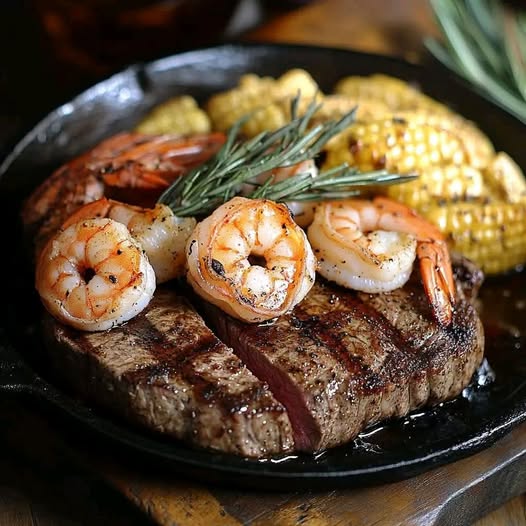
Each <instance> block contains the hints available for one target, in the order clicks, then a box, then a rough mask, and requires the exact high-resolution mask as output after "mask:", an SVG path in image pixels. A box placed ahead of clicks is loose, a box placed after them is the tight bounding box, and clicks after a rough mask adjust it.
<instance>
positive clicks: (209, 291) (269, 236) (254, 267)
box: [187, 197, 316, 322]
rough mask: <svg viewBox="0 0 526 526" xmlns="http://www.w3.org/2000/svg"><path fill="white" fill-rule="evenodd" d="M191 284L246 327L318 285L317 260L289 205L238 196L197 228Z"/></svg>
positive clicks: (292, 303)
mask: <svg viewBox="0 0 526 526" xmlns="http://www.w3.org/2000/svg"><path fill="white" fill-rule="evenodd" d="M187 254H188V271H187V280H188V282H189V283H190V285H191V286H192V287H193V289H194V290H195V291H196V293H197V294H199V295H200V296H201V297H203V298H204V299H205V300H207V301H209V302H210V303H213V304H214V305H216V306H218V307H219V308H221V309H222V310H223V311H225V312H226V313H228V314H230V315H231V316H234V317H235V318H238V319H240V320H243V321H247V322H261V321H265V320H269V319H271V318H275V317H276V316H280V315H281V314H284V313H285V312H287V311H288V310H290V309H292V307H294V306H295V305H296V304H297V303H299V302H300V301H301V300H302V299H303V298H304V297H305V295H306V294H307V292H308V291H309V290H310V288H311V287H312V285H313V284H314V279H315V274H316V258H315V257H314V254H313V252H312V249H311V247H310V245H309V242H308V240H307V236H306V235H305V233H304V232H303V230H302V229H301V228H300V227H299V226H298V225H297V224H296V223H295V222H294V220H293V219H292V216H291V215H290V212H289V210H288V208H287V207H286V206H285V205H282V204H277V203H274V202H273V201H268V200H265V199H246V198H244V197H234V198H233V199H231V200H230V201H228V202H227V203H225V204H223V205H221V206H220V207H219V208H217V209H216V210H215V211H214V212H213V213H212V215H210V216H209V217H207V218H206V219H205V220H203V221H202V222H200V223H198V225H197V227H196V228H195V230H194V232H193V233H192V235H191V237H190V239H189V240H188V244H187Z"/></svg>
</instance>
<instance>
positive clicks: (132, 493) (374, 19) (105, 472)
mask: <svg viewBox="0 0 526 526" xmlns="http://www.w3.org/2000/svg"><path fill="white" fill-rule="evenodd" d="M278 11H279V14H276V15H275V16H273V17H271V18H270V20H269V21H268V22H267V23H266V24H265V25H264V26H262V27H260V28H258V29H257V30H255V31H253V32H251V33H250V34H248V35H246V39H247V40H258V41H281V42H296V43H309V44H318V45H328V46H338V47H347V48H354V49H360V50H365V51H370V52H379V53H389V54H395V55H400V56H404V57H405V58H407V59H409V60H413V61H417V60H419V59H420V58H421V57H422V55H423V53H424V47H423V45H422V37H423V36H424V35H429V34H437V29H436V26H435V24H434V21H433V18H432V15H431V12H430V9H429V6H428V4H427V2H426V1H424V0H399V1H391V0H324V1H323V0H322V1H318V2H312V3H310V4H307V5H306V6H305V7H302V8H300V9H295V10H290V11H287V12H285V11H281V9H279V10H276V12H278ZM0 429H1V430H2V431H1V433H0V526H4V525H7V526H21V525H24V526H25V525H42V526H47V525H56V526H63V525H77V524H80V525H84V524H86V525H87V524H89V525H92V524H112V525H113V524H114V525H116V526H119V525H121V524H122V525H124V524H126V525H129V526H136V525H140V524H160V525H177V526H185V525H188V526H200V525H203V526H204V525H217V526H226V525H239V524H247V525H248V524H250V525H259V526H261V525H283V526H288V525H290V526H299V525H305V526H328V525H350V524H352V525H353V526H359V525H363V526H368V525H373V524H374V525H377V526H381V525H395V524H411V525H426V526H427V525H433V524H444V525H448V526H449V525H455V524H459V525H463V524H471V523H473V521H474V520H476V519H479V518H480V517H483V518H481V519H479V520H478V522H476V525H477V526H497V525H516V526H524V525H526V500H525V498H524V496H521V495H519V494H520V493H522V492H524V491H525V490H526V425H523V426H521V427H519V428H518V429H516V430H515V431H514V432H512V433H511V434H509V435H508V436H506V437H505V438H503V439H502V440H501V441H499V442H498V443H497V444H495V445H494V446H493V447H492V448H490V449H488V450H486V451H483V452H481V453H479V454H477V455H475V456H473V457H470V458H467V459H464V460H461V461H459V462H456V463H454V464H451V465H448V466H444V467H440V468H437V469H435V470H432V471H430V472H428V473H425V474H424V475H421V476H419V477H416V478H413V479H409V480H407V481H403V482H399V483H395V484H389V485H385V486H380V487H375V488H364V489H358V490H327V491H324V492H302V493H300V492H294V491H291V492H289V493H263V492H250V491H241V490H239V489H229V488H221V487H217V486H212V485H210V484H207V483H206V481H201V482H195V481H189V480H186V479H183V478H179V477H178V476H177V473H168V474H166V473H165V474H160V473H158V472H153V471H151V470H148V469H147V468H146V467H144V466H140V467H139V466H138V465H137V463H136V462H135V461H134V459H133V458H129V457H127V458H126V460H124V459H123V458H122V457H119V456H117V455H114V454H113V453H112V452H111V451H110V450H109V449H107V448H106V447H105V445H104V444H94V443H90V441H89V440H85V439H83V438H82V436H80V435H78V434H74V433H73V434H72V433H71V432H70V431H71V430H68V429H65V428H64V427H63V426H62V425H61V423H60V422H59V421H58V420H56V419H54V418H49V417H48V415H47V414H46V413H41V412H40V411H39V410H38V409H36V408H34V407H32V406H27V405H25V404H21V403H20V402H15V401H3V400H2V401H0ZM516 495H518V496H516ZM508 499H511V500H509V502H508V503H507V504H506V505H505V506H500V505H501V504H502V503H503V502H505V501H506V500H508ZM499 506H500V507H499ZM495 508H498V509H495ZM492 510H493V511H492Z"/></svg>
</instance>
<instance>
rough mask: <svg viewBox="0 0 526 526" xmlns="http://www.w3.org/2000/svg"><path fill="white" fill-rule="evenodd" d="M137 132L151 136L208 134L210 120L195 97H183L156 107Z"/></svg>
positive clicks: (139, 125)
mask: <svg viewBox="0 0 526 526" xmlns="http://www.w3.org/2000/svg"><path fill="white" fill-rule="evenodd" d="M136 131H138V132H140V133H146V134H151V135H160V134H163V133H175V134H181V135H193V134H199V133H208V132H209V131H210V119H209V118H208V115H207V114H206V113H205V112H204V111H203V110H202V109H201V108H199V106H198V104H197V101H196V100H195V99H194V98H193V97H190V96H188V95H182V96H180V97H174V98H172V99H169V100H167V101H166V102H164V103H163V104H159V106H156V107H155V108H154V109H153V110H152V111H151V112H150V113H149V114H148V115H146V117H145V118H144V119H143V120H142V121H141V122H140V123H139V124H138V125H137V127H136Z"/></svg>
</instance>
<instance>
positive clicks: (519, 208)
mask: <svg viewBox="0 0 526 526" xmlns="http://www.w3.org/2000/svg"><path fill="white" fill-rule="evenodd" d="M423 215H424V216H425V217H427V218H428V219H429V220H430V221H431V222H433V223H435V224H436V225H437V226H438V227H439V228H440V230H441V231H442V232H444V234H445V235H446V236H447V239H448V244H449V245H450V248H451V249H452V250H455V251H457V252H460V253H461V254H463V255H465V256H466V257H468V258H469V259H471V260H473V261H474V262H475V263H477V264H478V265H479V266H480V267H481V268H482V270H483V271H484V272H485V273H487V274H496V273H499V272H504V271H507V270H511V269H513V268H514V267H516V266H517V265H521V264H523V263H524V262H525V261H526V197H522V198H521V199H520V200H518V201H517V202H515V203H510V202H507V201H502V200H493V201H490V202H489V203H483V202H459V203H448V204H446V205H443V206H440V205H435V206H431V207H429V208H428V209H427V210H425V212H424V213H423Z"/></svg>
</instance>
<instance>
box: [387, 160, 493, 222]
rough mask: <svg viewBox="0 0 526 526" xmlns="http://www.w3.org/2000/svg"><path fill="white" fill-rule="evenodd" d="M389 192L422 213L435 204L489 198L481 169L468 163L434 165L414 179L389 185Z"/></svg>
mask: <svg viewBox="0 0 526 526" xmlns="http://www.w3.org/2000/svg"><path fill="white" fill-rule="evenodd" d="M386 195H387V196H388V197H390V198H391V199H395V200H397V201H400V202H402V203H405V204H406V205H408V206H410V207H411V208H415V209H417V210H419V211H421V212H423V211H424V210H425V209H426V208H427V207H429V206H432V205H433V204H438V203H449V202H458V201H470V200H473V199H479V200H481V199H482V198H486V197H489V193H488V190H487V189H486V187H485V185H484V181H483V176H482V173H481V172H480V170H477V169H476V168H473V167H472V166H469V165H465V164H463V165H456V164H448V165H446V166H430V167H428V168H425V169H423V170H421V171H420V175H419V177H418V178H417V179H415V180H414V181H411V182H409V183H404V184H398V185H392V186H388V187H387V189H386Z"/></svg>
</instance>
